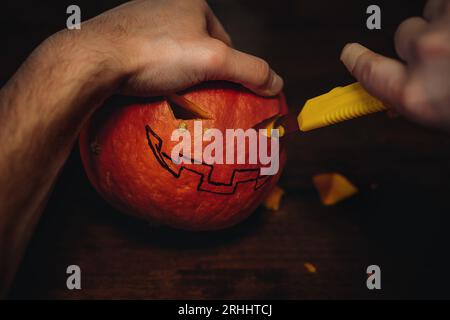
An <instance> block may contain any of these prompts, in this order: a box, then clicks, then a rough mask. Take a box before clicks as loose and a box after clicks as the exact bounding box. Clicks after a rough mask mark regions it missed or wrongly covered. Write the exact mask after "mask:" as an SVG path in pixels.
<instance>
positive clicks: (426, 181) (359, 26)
mask: <svg viewBox="0 0 450 320" xmlns="http://www.w3.org/2000/svg"><path fill="white" fill-rule="evenodd" d="M117 2H118V1H95V2H94V1H77V3H78V4H79V5H80V6H81V8H82V10H83V16H84V18H88V17H90V16H94V15H96V14H98V13H99V12H101V11H103V10H105V9H107V8H110V7H112V6H114V5H115V3H117ZM24 3H29V5H30V7H29V8H27V7H26V6H24ZM210 3H211V6H212V7H213V8H214V10H215V12H216V14H217V16H219V17H220V18H221V20H222V21H223V23H224V25H225V26H226V28H227V29H228V31H229V32H230V34H231V35H232V37H233V40H234V43H235V46H236V47H238V48H240V49H242V50H245V51H248V52H251V53H254V54H256V55H259V56H262V57H264V58H265V59H267V60H268V61H270V63H271V64H272V66H273V67H274V68H275V69H276V70H277V71H278V73H280V74H281V75H283V77H284V78H285V81H286V87H285V92H286V95H287V98H288V102H289V105H290V107H291V108H292V110H298V109H299V108H300V106H301V105H302V104H303V103H304V101H305V100H306V99H307V98H309V97H313V96H315V95H318V94H321V93H324V92H326V91H328V90H329V89H331V88H333V87H335V86H337V85H344V84H348V83H351V82H352V81H353V79H352V78H351V76H349V75H348V74H347V72H346V71H345V68H344V67H343V66H342V65H341V63H340V62H339V59H338V57H339V52H340V50H341V48H342V46H343V45H344V44H345V43H346V42H349V41H358V42H361V43H363V44H365V45H367V46H369V47H370V48H372V49H374V50H377V51H379V52H381V53H384V54H387V55H390V56H394V50H393V34H394V31H395V28H396V26H397V25H398V24H399V23H400V22H401V21H402V20H403V19H404V18H406V17H408V16H412V15H418V14H420V12H421V10H422V7H423V2H422V1H395V2H394V1H379V2H378V3H379V4H380V6H381V8H382V30H379V31H369V30H367V29H366V28H365V17H366V14H365V9H366V7H367V5H368V4H369V3H368V2H365V1H357V0H352V1H345V2H344V1H339V2H338V1H324V0H316V1H306V0H305V1H300V0H295V1H294V0H279V1H261V0H251V1H231V0H216V1H210ZM69 4H71V3H69V2H67V1H58V2H57V3H56V4H54V3H51V2H39V4H38V3H37V2H34V1H33V2H32V1H22V2H20V3H19V2H12V1H11V2H10V1H7V2H2V4H1V5H0V6H2V8H3V10H2V11H1V14H0V24H1V29H0V36H1V38H2V50H1V51H0V55H1V57H2V59H1V70H2V74H1V82H2V83H4V82H5V81H6V80H7V79H8V78H9V77H10V76H11V75H12V73H13V72H14V70H15V69H16V68H17V67H18V66H19V65H20V63H21V62H22V61H23V59H24V58H25V57H26V55H27V54H29V52H30V51H31V50H32V48H33V47H34V46H36V45H37V44H38V43H39V42H40V41H42V40H43V39H44V38H45V37H46V36H48V35H49V34H51V33H52V32H55V31H56V30H58V29H61V28H63V27H64V25H65V17H66V16H65V8H66V7H67V5H69ZM24 8H25V9H24ZM449 147H450V141H449V135H448V134H445V133H442V132H437V131H434V130H430V129H424V128H420V127H419V126H416V125H414V124H411V123H409V122H407V121H406V120H403V119H400V118H398V119H390V118H388V117H387V116H385V115H384V114H377V115H373V116H370V117H366V118H363V119H358V120H354V121H351V122H348V123H343V124H340V125H337V126H334V127H329V128H325V129H321V130H317V131H313V132H309V133H304V134H298V135H296V136H293V137H291V138H290V139H289V141H288V151H289V160H288V164H287V167H286V170H285V172H284V175H283V177H282V180H281V182H280V184H281V186H282V187H283V188H284V189H285V190H286V196H285V198H284V199H283V202H282V206H281V209H280V211H278V212H269V211H266V210H265V209H262V208H260V209H258V210H257V211H256V212H255V213H254V215H252V216H251V217H250V218H249V219H248V220H246V221H245V222H243V223H241V224H239V225H237V226H235V227H233V228H231V229H229V230H224V231H220V232H214V233H192V232H183V231H176V230H171V229H168V228H162V227H153V226H149V225H147V224H145V223H143V222H141V221H138V220H136V219H134V218H131V217H128V216H125V215H123V214H121V213H120V212H118V211H116V210H114V209H113V208H111V207H110V206H109V205H108V204H107V203H105V202H104V201H103V200H102V199H101V198H100V196H98V195H97V194H96V192H95V191H94V190H93V188H92V187H91V185H90V184H89V182H88V180H87V178H86V176H85V174H84V171H83V168H82V166H81V162H80V157H79V153H78V151H77V149H76V148H75V149H74V151H73V153H72V155H71V157H70V159H69V160H68V162H67V165H66V167H65V168H64V170H63V172H62V174H61V177H60V178H59V180H58V183H57V185H56V187H55V190H54V192H53V194H52V197H51V199H50V201H49V203H48V206H47V208H46V210H45V212H44V214H43V217H42V220H41V222H40V224H39V226H38V228H37V231H36V234H35V236H34V238H33V239H32V242H31V244H30V246H29V249H28V251H27V254H26V257H25V259H24V261H23V263H22V266H21V268H20V270H19V272H18V275H17V278H16V281H15V283H14V286H13V288H12V290H11V293H10V296H9V297H10V298H64V299H74V298H89V299H94V298H95V299H98V298H138V299H140V298H227V299H232V298H276V299H279V298H288V299H304V298H311V299H312V298H353V299H355V298H433V297H437V298H445V297H447V298H448V297H450V293H449V291H448V289H447V288H449V285H450V280H449V279H448V270H449V268H450V260H449V257H448V256H449V253H448V251H449V250H448V249H447V246H448V244H449V240H450V236H449V233H448V231H447V230H448V228H449V226H450V218H449V215H450V203H449V200H448V199H449V198H450V197H449V191H450V181H449V178H450V148H449ZM326 171H339V172H341V173H343V174H344V175H346V176H347V177H349V178H350V179H351V180H352V181H353V182H354V183H355V184H356V185H358V186H359V188H360V190H361V192H360V194H359V195H357V196H356V197H354V198H352V199H349V200H348V201H345V202H342V203H340V204H338V205H337V206H334V207H329V208H327V207H324V206H322V205H321V203H320V201H319V199H318V196H317V194H316V192H315V190H314V189H313V188H312V185H311V176H312V175H313V174H316V173H319V172H326ZM307 262H309V263H312V264H313V265H315V266H316V267H317V272H316V273H309V272H308V271H307V270H306V268H305V267H304V264H305V263H307ZM71 264H77V265H79V266H80V267H81V269H82V290H79V291H76V290H75V291H69V290H67V289H66V285H65V281H66V273H65V271H66V267H67V266H68V265H71ZM370 264H377V265H379V266H380V267H381V270H382V290H380V291H377V292H372V291H369V290H367V288H366V284H365V281H366V274H365V271H366V267H367V266H368V265H370Z"/></svg>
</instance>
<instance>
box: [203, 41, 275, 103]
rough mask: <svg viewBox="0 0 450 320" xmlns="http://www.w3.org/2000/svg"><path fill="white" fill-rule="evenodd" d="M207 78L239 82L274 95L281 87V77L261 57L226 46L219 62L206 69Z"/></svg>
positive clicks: (258, 92)
mask: <svg viewBox="0 0 450 320" xmlns="http://www.w3.org/2000/svg"><path fill="white" fill-rule="evenodd" d="M208 73H209V78H214V79H216V80H228V81H232V82H236V83H240V84H242V85H243V86H245V87H247V88H248V89H250V90H251V91H253V92H255V93H257V94H260V95H263V96H274V95H277V94H278V93H280V92H281V90H282V89H283V79H282V78H281V77H280V76H279V75H278V74H276V73H275V71H273V70H272V68H271V67H270V66H269V64H268V63H267V62H266V61H264V60H263V59H261V58H258V57H255V56H252V55H250V54H247V53H244V52H241V51H238V50H236V49H233V48H231V47H228V46H227V47H226V50H225V54H224V55H223V58H222V61H221V63H218V64H214V65H213V66H211V68H210V69H209V70H208Z"/></svg>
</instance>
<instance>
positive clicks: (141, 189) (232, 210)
mask: <svg viewBox="0 0 450 320" xmlns="http://www.w3.org/2000/svg"><path fill="white" fill-rule="evenodd" d="M180 95H181V96H183V97H184V98H185V99H187V100H189V101H191V102H193V103H194V104H195V105H198V106H201V108H203V109H204V110H206V111H207V112H208V113H209V114H210V115H211V118H212V119H203V120H202V126H203V129H204V130H205V129H208V128H217V129H219V130H221V131H222V132H223V134H224V137H225V129H238V128H241V129H244V130H246V129H248V128H253V127H255V125H257V124H258V123H261V122H263V121H265V120H266V121H267V120H268V119H271V118H273V117H276V116H279V115H282V114H286V113H287V110H288V109H287V106H286V103H285V100H284V97H283V96H282V95H280V96H277V97H271V98H265V97H261V96H257V95H255V94H253V93H251V92H250V91H248V90H247V89H245V88H243V87H242V86H239V85H235V84H232V83H228V82H209V83H203V84H201V85H198V86H196V87H193V88H191V89H188V90H185V91H184V92H182V93H180ZM193 127H194V119H177V118H176V115H175V114H174V112H173V107H172V106H171V105H170V104H169V103H168V102H167V100H166V99H165V98H163V97H160V98H151V99H141V98H136V99H135V98H133V99H131V100H130V99H129V98H116V99H111V100H110V101H109V102H106V103H105V105H104V106H103V107H101V108H100V109H99V110H98V111H96V112H95V113H94V115H93V116H92V117H91V119H90V120H89V121H88V122H87V123H86V125H85V126H84V127H83V129H82V130H81V133H80V139H79V143H80V152H81V158H82V162H83V165H84V168H85V171H86V173H87V175H88V178H89V180H90V181H91V183H92V185H93V186H94V187H95V189H96V190H97V191H98V192H99V193H100V194H101V195H102V196H103V198H104V199H105V200H106V201H108V202H109V203H110V204H112V205H113V206H114V207H116V208H118V209H119V210H121V211H124V212H126V213H129V214H132V215H134V216H137V217H140V218H143V219H146V220H148V221H151V222H154V223H155V222H156V223H159V224H164V225H168V226H171V227H175V228H180V229H186V230H214V229H223V228H226V227H229V226H232V225H234V224H236V223H238V222H240V221H242V220H243V219H245V218H246V217H247V216H248V215H250V214H251V213H252V212H253V211H254V210H255V209H256V207H257V206H258V205H259V204H260V203H261V202H262V201H263V200H264V198H265V197H266V196H267V195H268V194H269V193H270V191H271V190H272V188H273V187H274V186H275V184H276V182H277V180H278V178H279V176H280V174H281V172H282V168H283V166H284V163H285V159H286V154H285V151H284V149H283V146H282V144H281V143H280V164H279V170H278V173H277V174H276V175H273V176H261V175H260V172H259V168H260V167H261V164H259V163H257V164H248V163H246V164H213V165H206V164H204V163H203V164H201V163H195V162H194V163H193V164H175V163H173V162H172V161H171V159H170V155H171V150H172V148H173V146H175V145H176V144H178V141H171V135H172V132H173V131H174V130H176V129H177V128H182V129H183V130H188V131H189V132H190V134H191V136H192V138H193V139H194V130H193ZM224 140H225V138H224ZM209 143H210V142H203V150H204V147H205V146H206V145H208V144H209ZM192 150H194V149H193V148H192ZM192 152H193V151H192ZM245 152H246V153H247V156H248V147H247V148H246V151H245ZM164 155H166V156H164ZM167 155H168V156H167ZM190 158H192V157H190ZM200 161H201V159H200ZM246 162H248V161H246ZM181 167H184V168H183V169H182V170H180V169H181Z"/></svg>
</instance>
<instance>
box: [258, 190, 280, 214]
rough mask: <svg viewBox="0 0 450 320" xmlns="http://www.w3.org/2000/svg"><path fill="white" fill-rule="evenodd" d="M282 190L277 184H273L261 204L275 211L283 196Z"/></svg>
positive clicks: (278, 207)
mask: <svg viewBox="0 0 450 320" xmlns="http://www.w3.org/2000/svg"><path fill="white" fill-rule="evenodd" d="M283 194H284V190H283V189H281V188H280V187H279V186H275V188H273V190H272V191H271V192H270V194H269V195H268V196H267V198H266V199H265V200H264V202H263V205H264V207H266V208H267V209H269V210H273V211H277V210H278V209H280V203H281V198H282V197H283Z"/></svg>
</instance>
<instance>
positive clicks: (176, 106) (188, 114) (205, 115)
mask: <svg viewBox="0 0 450 320" xmlns="http://www.w3.org/2000/svg"><path fill="white" fill-rule="evenodd" d="M166 98H167V103H168V104H169V106H170V108H171V109H172V112H173V114H174V116H175V119H179V120H192V119H212V117H211V115H210V114H209V112H207V111H205V110H203V109H202V108H201V107H199V106H198V105H196V104H194V103H193V102H192V101H189V100H187V99H186V98H184V97H182V96H179V95H176V94H171V95H168V96H167V97H166Z"/></svg>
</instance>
